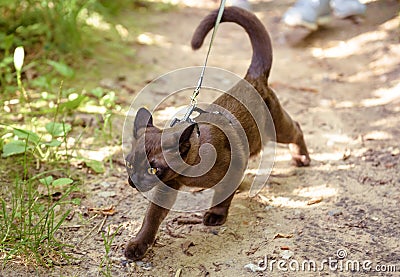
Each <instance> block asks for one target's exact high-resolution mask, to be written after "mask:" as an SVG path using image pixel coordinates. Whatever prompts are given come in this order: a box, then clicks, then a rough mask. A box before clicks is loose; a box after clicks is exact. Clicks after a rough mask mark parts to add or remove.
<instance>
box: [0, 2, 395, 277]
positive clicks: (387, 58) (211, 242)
mask: <svg viewBox="0 0 400 277" xmlns="http://www.w3.org/2000/svg"><path fill="white" fill-rule="evenodd" d="M290 3H292V1H287V0H285V1H254V2H253V10H254V11H255V12H256V14H257V16H258V17H259V18H260V19H261V20H262V21H263V23H264V24H265V26H266V27H267V29H268V30H269V32H270V34H271V37H272V40H273V47H274V64H273V68H272V74H271V79H270V83H271V86H273V88H274V89H275V90H276V92H277V95H278V97H279V98H280V99H281V101H282V103H283V105H284V107H285V108H286V109H287V110H288V111H289V113H290V114H291V115H292V116H293V117H294V118H295V119H296V120H298V121H299V122H300V123H301V126H302V128H303V131H304V133H305V138H306V141H307V144H308V146H309V149H310V151H311V157H312V160H313V161H312V166H311V167H309V168H295V167H293V166H291V165H290V164H289V160H290V157H289V154H288V151H287V149H286V147H279V148H278V156H277V161H276V164H275V167H274V170H273V174H272V176H271V178H270V179H269V183H268V185H267V187H266V188H265V189H263V190H262V192H261V193H260V194H259V195H258V196H257V197H255V198H249V197H248V192H247V191H245V190H242V191H240V192H239V193H238V194H237V195H236V197H235V199H234V201H233V203H232V207H231V210H230V216H229V218H228V220H227V222H226V224H225V225H224V226H222V227H218V228H209V227H205V226H203V225H201V224H194V225H188V224H183V225H178V223H177V220H176V219H177V218H178V217H187V216H190V215H187V214H179V213H171V214H170V215H169V216H168V218H167V220H166V222H165V223H164V224H163V225H162V228H161V230H160V232H159V236H158V238H157V241H156V244H155V245H154V247H153V248H152V249H151V250H150V252H149V253H148V255H147V256H146V258H144V260H143V262H138V263H132V264H130V265H128V266H124V262H123V261H122V248H123V245H124V243H125V242H126V241H127V239H128V238H130V237H132V236H134V235H135V234H136V232H137V230H138V228H139V227H140V225H141V221H142V218H143V215H144V212H145V207H146V205H147V202H146V201H145V200H144V199H143V197H142V196H141V195H140V194H138V193H137V192H136V191H134V190H133V189H131V188H130V187H129V186H127V183H126V176H125V170H124V168H122V166H121V168H116V169H115V171H114V172H113V174H112V177H110V178H108V179H106V180H104V181H99V180H98V176H92V177H91V176H89V177H88V178H89V179H88V180H87V184H86V186H87V192H88V194H89V195H88V196H87V197H86V199H85V200H84V202H83V204H84V206H82V207H81V210H80V212H81V214H84V211H85V209H86V208H87V207H93V206H94V207H101V206H103V207H107V206H111V205H114V207H115V209H116V211H117V213H116V214H114V215H112V216H108V218H107V220H106V221H105V223H104V225H103V226H102V227H103V230H107V228H108V226H110V227H111V229H112V230H115V229H116V228H117V226H120V225H121V226H122V227H121V229H120V231H119V232H118V234H117V236H116V237H115V240H114V243H113V245H112V248H111V254H110V256H111V259H112V260H113V264H112V268H111V272H112V276H316V275H324V276H350V275H352V273H350V272H349V271H346V268H345V262H346V261H349V260H352V261H355V260H357V261H359V262H360V263H362V262H364V261H369V260H370V261H371V265H370V266H371V268H372V270H374V269H375V266H377V265H397V271H398V272H399V271H400V239H399V238H400V221H399V216H400V205H399V204H400V191H399V185H400V173H399V172H400V143H399V142H400V140H399V137H400V127H399V126H400V44H399V29H398V28H399V15H398V11H399V4H398V2H397V1H393V0H387V1H370V3H368V8H367V15H366V19H365V21H364V22H363V23H361V24H358V25H355V24H353V23H351V22H349V21H340V20H335V21H333V22H332V23H331V24H330V25H329V26H328V27H327V28H325V29H323V30H320V31H319V32H317V33H315V34H313V35H311V36H310V37H309V38H308V39H306V40H305V41H304V43H302V44H301V45H299V46H297V47H289V46H287V45H285V44H284V38H283V35H282V25H281V24H280V23H279V19H280V16H281V15H282V14H283V13H284V11H285V10H286V9H287V8H288V7H289V6H290ZM208 11H209V10H208V9H207V8H198V7H196V8H194V7H185V8H182V9H179V10H176V11H172V12H168V13H157V14H154V17H151V18H147V19H146V20H147V21H148V22H149V29H148V32H147V37H148V38H150V39H152V40H153V41H154V44H152V45H140V46H137V48H138V50H137V51H138V52H137V54H138V57H139V59H140V62H141V63H143V64H148V66H147V67H146V70H143V69H135V70H133V72H131V73H130V74H129V75H132V79H128V82H129V85H130V86H131V87H133V88H135V89H140V88H141V87H143V85H144V84H145V81H147V80H151V79H153V78H155V77H157V76H159V75H160V74H162V73H166V72H168V71H170V70H173V69H177V68H181V67H186V66H192V65H200V64H201V63H202V61H203V59H204V56H205V51H206V49H205V48H204V49H201V50H200V51H198V52H193V51H192V50H191V49H190V47H189V41H190V38H191V35H192V32H193V30H194V29H195V27H196V26H197V23H198V22H199V21H200V20H201V18H202V17H203V16H204V15H206V14H207V13H208ZM137 20H140V17H138V18H137ZM250 49H251V48H250V43H249V41H248V39H247V36H246V34H245V33H244V31H243V30H242V29H241V28H239V27H237V26H235V25H230V24H222V25H221V27H220V29H219V30H218V37H217V39H216V41H215V44H214V47H213V50H212V56H211V58H210V65H211V66H217V67H221V68H223V69H227V70H230V71H232V72H234V73H237V74H239V75H243V74H244V73H245V72H246V70H247V66H248V64H249V61H250V58H251V52H250ZM149 65H150V66H149ZM129 97H130V96H129ZM129 97H127V96H125V97H124V98H125V99H129ZM121 122H122V121H121ZM120 159H121V160H122V158H120ZM107 193H108V194H107ZM192 216H194V217H196V215H192ZM87 218H89V217H87ZM102 221H103V217H101V216H98V217H96V218H94V219H91V220H89V219H87V225H86V226H85V227H83V228H79V229H74V228H69V229H65V234H64V236H65V237H69V240H68V241H69V243H70V244H77V243H78V242H80V241H81V240H82V238H83V237H84V236H85V235H86V234H89V235H88V237H87V238H86V239H85V240H84V241H83V242H82V243H81V244H80V245H79V247H77V249H78V250H76V251H75V252H74V255H76V256H77V257H78V258H79V260H80V261H79V262H77V264H76V265H74V266H67V267H60V268H55V269H54V270H52V272H51V273H48V272H47V270H45V269H43V270H40V269H39V270H38V271H36V274H39V275H43V276H45V275H54V276H60V275H62V276H97V275H99V264H100V261H101V259H102V258H103V257H104V246H103V239H102V237H101V235H100V234H99V233H98V229H99V228H100V227H101V223H102ZM91 230H92V233H89V232H90V231H91ZM278 234H280V235H278ZM175 236H178V238H177V237H175ZM340 250H343V251H345V252H346V253H347V257H346V258H345V259H343V260H341V262H339V266H340V265H341V264H342V265H343V271H342V272H341V271H340V270H330V269H329V268H328V266H329V265H328V264H325V269H324V270H323V271H321V272H318V271H317V272H312V273H310V272H309V271H300V272H290V270H289V272H284V271H279V269H278V268H277V264H276V263H275V264H273V265H272V266H273V272H272V273H271V271H270V268H267V269H266V270H265V271H260V272H257V273H253V272H251V271H250V270H249V269H245V268H244V266H245V265H247V264H250V263H253V264H257V263H258V261H260V260H262V259H264V258H265V257H267V262H268V265H269V266H270V265H271V260H276V261H278V260H285V258H286V259H287V258H289V260H285V261H297V262H298V263H299V264H300V266H301V264H302V262H304V261H310V260H314V261H315V262H316V264H317V266H321V263H322V262H323V260H328V261H329V259H337V254H339V255H341V254H343V253H344V252H343V251H342V252H340ZM338 251H339V253H338ZM292 266H294V267H295V266H296V262H292ZM332 266H334V265H332ZM286 268H287V264H286ZM339 268H340V267H339ZM356 271H357V270H356ZM357 272H359V273H358V274H357V275H362V274H365V275H368V274H370V275H371V276H392V275H393V276H394V275H395V273H377V272H373V273H367V272H363V270H362V269H360V270H359V271H357ZM26 273H27V274H28V275H30V276H31V275H34V274H35V271H30V270H28V271H26ZM397 274H399V273H397ZM12 275H13V273H12V272H11V271H8V272H6V275H5V276H12ZM19 275H20V274H19Z"/></svg>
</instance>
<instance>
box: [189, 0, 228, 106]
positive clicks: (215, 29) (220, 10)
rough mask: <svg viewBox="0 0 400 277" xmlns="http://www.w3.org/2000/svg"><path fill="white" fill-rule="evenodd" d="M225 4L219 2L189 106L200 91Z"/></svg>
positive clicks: (223, 0) (194, 101)
mask: <svg viewBox="0 0 400 277" xmlns="http://www.w3.org/2000/svg"><path fill="white" fill-rule="evenodd" d="M225 2H226V0H221V3H220V5H219V10H218V15H217V18H216V20H215V25H214V29H213V32H212V35H211V40H210V44H209V45H208V50H207V54H206V59H205V61H204V65H203V68H202V69H201V73H200V78H199V81H198V82H197V86H196V88H195V90H194V92H193V95H192V97H191V104H192V105H193V104H194V105H195V104H196V97H197V96H198V95H199V93H200V89H201V85H202V84H203V79H204V73H205V71H206V67H207V62H208V57H209V56H210V52H211V47H212V44H213V42H214V38H215V35H216V33H217V29H218V26H219V23H220V22H221V18H222V14H223V13H224V9H225Z"/></svg>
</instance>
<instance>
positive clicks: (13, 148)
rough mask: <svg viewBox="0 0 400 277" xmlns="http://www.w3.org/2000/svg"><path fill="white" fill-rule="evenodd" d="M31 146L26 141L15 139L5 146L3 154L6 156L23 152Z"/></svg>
mask: <svg viewBox="0 0 400 277" xmlns="http://www.w3.org/2000/svg"><path fill="white" fill-rule="evenodd" d="M29 148H30V147H29V146H27V145H26V142H25V141H22V140H13V141H11V142H9V143H7V144H5V145H4V146H3V154H2V155H1V156H2V157H3V158H6V157H9V156H12V155H18V154H22V153H25V151H26V150H27V149H29Z"/></svg>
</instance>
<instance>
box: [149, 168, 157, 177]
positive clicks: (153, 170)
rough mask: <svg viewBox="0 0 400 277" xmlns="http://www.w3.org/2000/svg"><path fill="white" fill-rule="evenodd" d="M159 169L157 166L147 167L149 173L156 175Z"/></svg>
mask: <svg viewBox="0 0 400 277" xmlns="http://www.w3.org/2000/svg"><path fill="white" fill-rule="evenodd" d="M157 171H158V169H157V168H155V167H149V168H148V169H147V173H149V174H150V175H155V174H156V173H157Z"/></svg>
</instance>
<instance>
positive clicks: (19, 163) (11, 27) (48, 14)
mask: <svg viewBox="0 0 400 277" xmlns="http://www.w3.org/2000/svg"><path fill="white" fill-rule="evenodd" d="M170 8H171V6H170V5H166V4H162V3H156V2H147V1H139V0H133V1H128V0H116V1H106V0H71V1H63V0H21V1H15V0H4V1H0V14H2V17H1V18H0V154H1V157H0V161H1V163H0V263H1V266H2V267H5V266H7V265H8V264H9V263H10V262H17V263H19V264H24V265H28V266H36V265H41V266H45V267H52V266H55V265H64V264H68V263H69V261H70V259H72V257H71V256H70V254H67V253H69V252H70V251H68V250H69V249H70V247H71V246H69V245H67V244H65V243H64V239H63V232H62V229H61V228H62V226H63V224H64V223H65V221H66V220H67V218H68V215H69V214H70V212H71V210H73V209H74V208H76V206H77V205H79V204H80V199H79V198H74V196H73V195H74V193H73V192H74V191H76V190H78V191H84V190H85V188H84V182H85V179H84V176H85V175H86V174H87V173H88V172H89V173H91V174H102V175H99V178H104V177H105V176H103V175H104V174H107V173H108V171H109V170H111V169H112V166H113V164H112V158H111V157H106V158H105V159H104V160H102V161H99V160H93V159H90V157H89V156H85V154H82V153H84V151H80V150H84V149H83V148H87V147H88V145H89V143H88V142H87V141H90V147H91V148H92V149H95V148H96V147H104V146H115V145H118V144H119V143H120V139H119V138H118V136H120V133H119V132H117V133H116V132H115V128H114V126H113V122H114V118H115V117H117V116H120V115H123V114H124V111H123V109H122V107H121V106H120V105H119V104H118V101H117V98H118V97H117V96H118V92H115V91H112V90H108V89H104V88H99V87H97V86H98V83H99V81H100V79H101V78H105V77H108V76H109V75H107V73H105V71H104V70H103V71H100V72H101V74H99V72H97V71H96V70H97V69H96V68H97V67H98V66H97V65H98V64H101V63H107V70H109V71H113V72H117V71H118V69H117V68H116V66H120V65H119V63H118V62H116V64H117V65H116V66H115V65H114V67H113V68H112V69H111V70H110V64H112V62H113V61H114V60H115V59H117V58H118V57H119V58H120V59H121V60H122V59H124V58H123V57H121V55H123V56H124V57H127V56H128V57H129V59H130V60H131V61H132V63H129V64H128V65H124V66H125V67H128V66H129V68H135V67H138V66H140V65H136V64H135V57H134V55H135V52H134V49H132V39H131V40H128V41H125V40H123V39H122V38H121V37H120V35H119V34H118V32H117V30H116V28H115V26H116V22H114V20H115V18H114V17H115V16H117V15H118V14H119V13H120V12H123V11H125V10H127V9H128V10H135V11H138V12H140V13H142V12H144V13H147V12H149V11H150V12H160V11H163V10H168V9H170ZM90 18H97V19H100V21H101V22H102V23H105V24H108V26H109V27H110V29H109V30H106V31H105V30H102V29H101V28H100V27H99V26H94V25H93V24H92V23H90V22H91V21H90V20H88V19H90ZM92 22H93V21H92ZM141 24H142V26H143V22H141ZM135 26H136V25H135V23H134V22H133V23H132V25H131V26H129V27H128V28H129V31H130V32H131V33H132V34H133V36H134V35H135V34H136V33H137V32H139V31H140V29H139V28H138V27H135ZM16 49H17V50H16ZM21 50H24V51H21ZM128 51H129V53H128ZM124 62H125V60H124ZM88 64H90V65H89V66H88ZM93 64H94V65H95V66H93ZM93 67H94V69H93ZM103 68H104V67H103ZM88 71H90V72H91V75H89V74H87V72H88ZM92 71H93V72H92ZM88 80H93V85H91V86H86V84H87V83H88ZM89 82H90V81H89ZM71 84H75V86H77V88H74V87H72V85H71ZM84 85H85V86H84ZM83 114H84V115H86V116H89V117H92V118H100V119H101V120H99V123H98V124H97V125H94V126H90V125H87V124H86V123H85V122H81V121H79V116H80V115H83ZM117 138H118V139H117ZM107 162H109V163H107ZM77 165H79V167H78V166H77ZM82 167H83V169H82ZM78 195H79V194H78ZM117 232H118V230H117V231H116V232H115V233H113V234H111V232H110V230H108V232H107V233H103V234H102V236H103V241H104V249H105V256H104V259H103V260H102V261H101V263H100V265H99V266H100V272H101V274H103V275H105V276H110V274H111V267H112V261H111V260H110V259H109V254H110V251H111V244H112V242H113V239H114V237H115V234H116V233H117ZM1 266H0V267H1Z"/></svg>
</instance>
